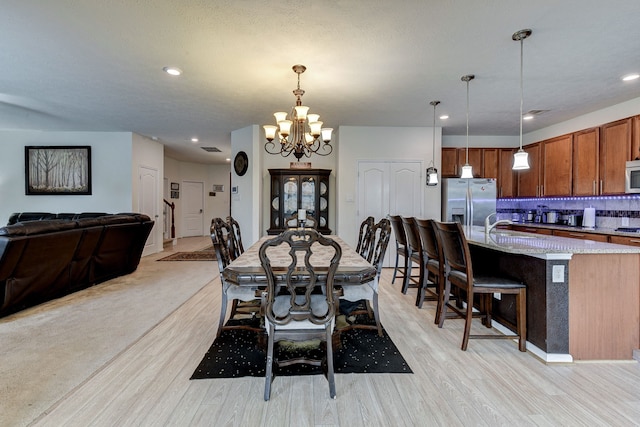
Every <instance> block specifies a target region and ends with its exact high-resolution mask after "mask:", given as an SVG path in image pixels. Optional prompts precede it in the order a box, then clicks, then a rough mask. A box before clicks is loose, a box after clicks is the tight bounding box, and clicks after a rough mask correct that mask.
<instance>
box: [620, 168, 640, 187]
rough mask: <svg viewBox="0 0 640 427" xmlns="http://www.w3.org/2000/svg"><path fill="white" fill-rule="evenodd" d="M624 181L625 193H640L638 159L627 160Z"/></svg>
mask: <svg viewBox="0 0 640 427" xmlns="http://www.w3.org/2000/svg"><path fill="white" fill-rule="evenodd" d="M624 183H625V193H640V160H632V161H630V162H627V167H626V171H625V176H624Z"/></svg>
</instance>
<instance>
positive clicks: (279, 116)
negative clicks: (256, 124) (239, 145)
mask: <svg viewBox="0 0 640 427" xmlns="http://www.w3.org/2000/svg"><path fill="white" fill-rule="evenodd" d="M292 68H293V72H294V73H296V74H297V75H298V88H297V89H295V90H294V91H293V94H294V95H295V96H296V105H295V107H293V109H292V110H291V120H287V113H286V112H282V111H279V112H277V113H274V114H273V115H274V116H275V118H276V123H277V126H274V125H264V126H263V128H264V133H265V136H266V138H267V142H265V144H264V149H265V151H266V152H267V153H269V154H280V155H281V156H282V157H287V156H289V155H291V153H293V155H294V156H295V157H296V158H297V159H298V160H300V159H301V158H302V156H306V157H311V154H314V153H315V154H318V155H320V156H326V155H328V154H331V152H332V151H333V147H332V146H331V144H330V142H331V133H332V132H333V129H332V128H323V127H322V122H321V121H320V116H319V115H318V114H307V112H308V111H309V107H306V106H304V105H302V95H304V90H302V89H300V74H302V73H304V72H305V70H306V69H307V67H305V66H304V65H300V64H297V65H294V66H293V67H292ZM276 138H277V142H274V139H276ZM278 143H279V146H278ZM321 149H322V151H319V150H321Z"/></svg>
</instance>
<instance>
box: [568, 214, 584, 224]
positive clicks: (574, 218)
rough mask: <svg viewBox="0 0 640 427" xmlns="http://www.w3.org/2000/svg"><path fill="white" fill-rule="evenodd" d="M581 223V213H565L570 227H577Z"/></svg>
mask: <svg viewBox="0 0 640 427" xmlns="http://www.w3.org/2000/svg"><path fill="white" fill-rule="evenodd" d="M581 224H582V215H576V214H569V215H567V225H568V226H570V227H579V226H580V225H581Z"/></svg>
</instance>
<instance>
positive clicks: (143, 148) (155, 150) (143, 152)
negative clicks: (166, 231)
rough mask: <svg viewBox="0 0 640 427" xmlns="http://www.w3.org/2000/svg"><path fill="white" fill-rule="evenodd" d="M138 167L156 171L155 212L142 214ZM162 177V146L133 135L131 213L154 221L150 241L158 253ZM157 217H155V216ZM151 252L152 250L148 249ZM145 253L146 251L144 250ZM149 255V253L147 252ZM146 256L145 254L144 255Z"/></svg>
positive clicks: (160, 232) (160, 238)
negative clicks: (153, 236)
mask: <svg viewBox="0 0 640 427" xmlns="http://www.w3.org/2000/svg"><path fill="white" fill-rule="evenodd" d="M140 167H146V168H149V169H154V170H156V171H157V177H158V194H157V203H156V212H143V209H142V206H140V178H139V173H140ZM163 175H164V146H163V145H162V144H160V143H159V142H157V141H153V140H151V139H150V138H147V137H144V136H142V135H138V134H135V133H134V134H133V136H132V150H131V176H132V177H133V180H132V183H131V188H132V192H131V206H132V207H133V208H132V211H133V212H142V213H145V214H147V215H149V216H150V217H151V219H152V220H154V221H155V224H154V225H153V229H152V230H151V233H153V234H154V235H155V239H154V240H152V241H155V242H158V244H156V245H155V246H156V248H155V249H157V251H158V252H160V251H162V243H161V242H162V225H163V224H162V204H163V203H162V177H163ZM155 215H157V217H156V216H155ZM148 250H149V251H151V250H153V249H152V248H149V249H148ZM145 251H146V250H145ZM149 253H151V252H149ZM146 254H148V253H147V252H145V255H146Z"/></svg>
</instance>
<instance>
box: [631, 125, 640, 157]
mask: <svg viewBox="0 0 640 427" xmlns="http://www.w3.org/2000/svg"><path fill="white" fill-rule="evenodd" d="M632 120H633V139H632V140H631V158H630V159H629V160H640V116H635V117H634V118H633V119H632Z"/></svg>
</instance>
